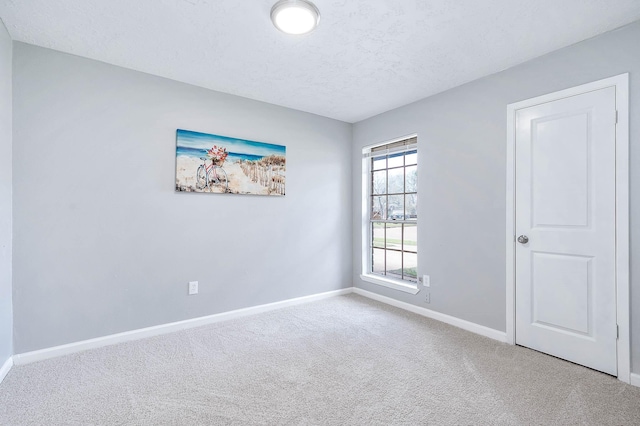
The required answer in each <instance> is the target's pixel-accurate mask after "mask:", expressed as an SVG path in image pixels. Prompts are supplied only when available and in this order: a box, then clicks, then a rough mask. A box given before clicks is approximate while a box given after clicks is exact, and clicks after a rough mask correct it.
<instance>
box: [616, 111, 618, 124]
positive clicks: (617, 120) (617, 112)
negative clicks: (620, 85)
mask: <svg viewBox="0 0 640 426" xmlns="http://www.w3.org/2000/svg"><path fill="white" fill-rule="evenodd" d="M616 124H618V110H616Z"/></svg>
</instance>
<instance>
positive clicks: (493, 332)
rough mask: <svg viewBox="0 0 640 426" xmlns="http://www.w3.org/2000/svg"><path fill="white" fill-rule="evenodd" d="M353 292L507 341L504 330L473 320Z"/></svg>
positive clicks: (356, 291)
mask: <svg viewBox="0 0 640 426" xmlns="http://www.w3.org/2000/svg"><path fill="white" fill-rule="evenodd" d="M353 292H354V293H356V294H359V295H361V296H364V297H368V298H369V299H373V300H377V301H378V302H382V303H386V304H387V305H391V306H395V307H396V308H400V309H404V310H406V311H410V312H413V313H415V314H418V315H422V316H423V317H427V318H431V319H434V320H437V321H441V322H445V323H447V324H450V325H453V326H455V327H458V328H461V329H463V330H467V331H470V332H472V333H476V334H479V335H481V336H484V337H488V338H490V339H494V340H498V341H499V342H504V343H506V342H507V334H506V333H505V332H504V331H499V330H495V329H493V328H489V327H485V326H484V325H479V324H476V323H474V322H470V321H466V320H463V319H460V318H456V317H452V316H450V315H447V314H443V313H440V312H436V311H432V310H430V309H426V308H421V307H420V306H416V305H412V304H410V303H406V302H400V301H398V300H395V299H392V298H390V297H386V296H381V295H379V294H376V293H372V292H370V291H367V290H363V289H361V288H358V287H354V288H353Z"/></svg>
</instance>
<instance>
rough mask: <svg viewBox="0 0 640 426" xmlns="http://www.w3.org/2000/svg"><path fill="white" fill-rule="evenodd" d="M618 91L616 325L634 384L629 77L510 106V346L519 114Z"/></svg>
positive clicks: (621, 361) (622, 368)
mask: <svg viewBox="0 0 640 426" xmlns="http://www.w3.org/2000/svg"><path fill="white" fill-rule="evenodd" d="M607 87H615V88H616V110H617V114H618V117H617V118H618V121H617V125H616V322H617V324H618V330H619V334H618V340H617V342H616V343H617V348H616V349H617V350H616V352H617V364H618V366H617V367H618V379H619V380H621V381H623V382H626V383H629V381H630V375H631V348H630V329H629V316H630V308H629V74H628V73H626V74H620V75H617V76H614V77H609V78H605V79H602V80H598V81H594V82H592V83H587V84H583V85H580V86H576V87H572V88H570V89H566V90H561V91H559V92H554V93H550V94H547V95H543V96H538V97H535V98H532V99H527V100H524V101H521V102H516V103H512V104H509V105H507V188H506V189H507V194H506V195H507V226H506V267H507V269H506V290H507V292H506V302H507V309H506V313H507V327H506V337H507V343H509V344H511V345H515V342H516V327H515V314H516V307H515V303H516V288H515V285H516V280H515V272H516V268H515V244H516V241H515V237H516V235H515V232H516V230H515V219H516V211H515V174H516V173H515V172H516V170H515V143H516V122H515V120H516V112H517V111H518V110H520V109H523V108H528V107H531V106H535V105H539V104H542V103H547V102H553V101H556V100H560V99H563V98H567V97H570V96H576V95H580V94H583V93H586V92H592V91H595V90H600V89H604V88H607Z"/></svg>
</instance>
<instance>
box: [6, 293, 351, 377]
mask: <svg viewBox="0 0 640 426" xmlns="http://www.w3.org/2000/svg"><path fill="white" fill-rule="evenodd" d="M352 292H353V290H352V288H351V287H349V288H344V289H341V290H334V291H328V292H326V293H319V294H313V295H310V296H304V297H298V298H295V299H288V300H283V301H280V302H275V303H268V304H266V305H258V306H252V307H250V308H244V309H237V310H235V311H229V312H222V313H219V314H214V315H208V316H206V317H199V318H193V319H188V320H184V321H178V322H172V323H169V324H162V325H156V326H153V327H147V328H140V329H137V330H131V331H126V332H123V333H117V334H111V335H108V336H103V337H97V338H95V339H89V340H83V341H80V342H75V343H69V344H66V345H61V346H55V347H52V348H46V349H40V350H37V351H32V352H25V353H22V354H17V355H14V356H13V362H14V363H15V364H16V365H24V364H29V363H32V362H36V361H42V360H45V359H49V358H55V357H59V356H63V355H69V354H72V353H76V352H82V351H86V350H88V349H95V348H100V347H103V346H109V345H115V344H118V343H123V342H129V341H132V340H139V339H144V338H147V337H153V336H158V335H161V334H167V333H173V332H176V331H180V330H185V329H189V328H194V327H201V326H203V325H208V324H214V323H217V322H222V321H228V320H231V319H234V318H241V317H246V316H249V315H255V314H259V313H263V312H268V311H273V310H276V309H281V308H286V307H288V306H294V305H300V304H303V303H309V302H315V301H318V300H322V299H327V298H330V297H334V296H340V295H344V294H349V293H352ZM3 368H4V367H3Z"/></svg>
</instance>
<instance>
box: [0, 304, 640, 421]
mask: <svg viewBox="0 0 640 426" xmlns="http://www.w3.org/2000/svg"><path fill="white" fill-rule="evenodd" d="M0 424H1V425H11V426H19V425H450V424H451V425H583V424H593V425H640V388H635V387H632V386H629V385H626V384H624V383H622V382H620V381H618V380H617V379H615V378H613V377H610V376H607V375H605V374H601V373H598V372H595V371H593V370H589V369H587V368H584V367H581V366H578V365H574V364H571V363H569V362H565V361H562V360H559V359H556V358H553V357H550V356H546V355H543V354H541V353H538V352H535V351H532V350H529V349H525V348H522V347H517V346H509V345H506V344H502V343H498V342H496V341H493V340H490V339H487V338H483V337H480V336H477V335H474V334H472V333H468V332H466V331H463V330H460V329H457V328H455V327H451V326H448V325H446V324H443V323H439V322H437V321H433V320H429V319H426V318H423V317H420V316H418V315H414V314H411V313H408V312H405V311H402V310H399V309H395V308H393V307H389V306H386V305H383V304H380V303H377V302H373V301H371V300H368V299H365V298H362V297H360V296H357V295H348V296H341V297H335V298H332V299H328V300H324V301H320V302H316V303H310V304H306V305H300V306H296V307H291V308H286V309H282V310H278V311H274V312H269V313H265V314H260V315H256V316H252V317H246V318H243V319H238V320H232V321H228V322H224V323H219V324H214V325H211V326H206V327H201V328H197V329H191V330H186V331H182V332H178V333H174V334H169V335H164V336H160V337H155V338H150V339H145V340H140V341H136V342H130V343H124V344H120V345H115V346H110V347H105V348H101V349H96V350H91V351H86V352H82V353H78V354H74V355H70V356H65V357H61V358H56V359H51V360H47V361H43V362H38V363H34V364H29V365H26V366H17V367H14V368H13V369H12V370H11V372H10V373H9V375H8V376H7V378H6V379H5V381H4V382H3V383H2V384H0Z"/></svg>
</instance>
